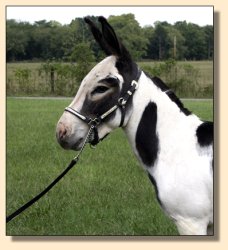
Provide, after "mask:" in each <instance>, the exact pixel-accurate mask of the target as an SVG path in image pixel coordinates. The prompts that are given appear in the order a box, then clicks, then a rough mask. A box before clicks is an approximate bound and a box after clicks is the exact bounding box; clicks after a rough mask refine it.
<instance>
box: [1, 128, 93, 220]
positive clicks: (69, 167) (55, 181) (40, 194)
mask: <svg viewBox="0 0 228 250" xmlns="http://www.w3.org/2000/svg"><path fill="white" fill-rule="evenodd" d="M94 128H95V125H93V124H92V125H91V126H90V128H89V131H88V134H87V136H86V138H85V140H84V143H83V145H82V147H81V149H80V151H79V152H78V154H77V155H76V156H75V157H74V158H73V160H72V161H71V162H70V164H69V165H68V166H67V168H66V169H65V170H64V171H63V172H62V173H61V174H60V175H59V176H58V177H57V178H56V179H55V180H54V181H53V182H52V183H51V184H50V185H49V186H47V187H46V188H45V189H44V190H43V191H42V192H41V193H39V194H38V195H36V196H35V197H34V198H32V199H31V200H30V201H29V202H27V203H25V204H24V205H23V206H21V207H20V208H19V209H17V210H16V211H15V212H14V213H12V214H10V215H9V216H7V217H6V223H8V222H10V221H11V220H12V219H13V218H15V217H16V216H18V215H19V214H21V213H22V212H23V211H24V210H26V209H27V208H29V207H30V206H32V205H33V204H34V203H35V202H36V201H38V200H39V199H40V198H41V197H42V196H44V195H45V194H46V193H47V192H48V191H49V190H50V189H51V188H52V187H54V186H55V184H57V183H58V182H59V181H60V180H61V179H62V178H63V177H64V176H65V175H66V173H67V172H69V170H70V169H71V168H72V167H73V166H74V165H75V164H76V163H77V162H78V160H79V156H80V155H81V153H82V151H83V149H84V148H85V145H86V143H87V142H88V141H89V140H90V137H91V135H92V132H93V129H94Z"/></svg>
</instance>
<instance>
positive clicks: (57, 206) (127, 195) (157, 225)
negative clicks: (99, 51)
mask: <svg viewBox="0 0 228 250" xmlns="http://www.w3.org/2000/svg"><path fill="white" fill-rule="evenodd" d="M69 102H70V101H69V100H54V99H53V100H28V99H13V98H8V99H7V208H6V210H7V215H9V214H10V213H12V212H14V210H16V209H17V208H18V207H20V206H21V205H22V204H24V203H25V202H27V201H28V200H30V199H31V198H32V197H33V196H35V195H36V194H37V193H39V192H40V191H41V190H43V189H44V187H46V186H47V185H48V184H49V183H50V182H51V181H52V180H53V179H54V178H55V177H56V176H57V175H59V173H60V172H61V171H62V170H63V169H64V168H65V167H66V166H67V165H68V163H69V161H70V160H71V159H72V157H73V156H74V155H75V153H74V152H72V151H64V150H63V149H61V148H60V146H59V145H58V144H57V142H56V139H55V126H56V123H57V121H58V119H59V117H60V115H61V114H62V112H63V109H64V107H65V106H67V105H68V104H69ZM185 103H186V105H187V107H189V109H190V110H192V111H195V113H197V114H199V116H200V117H201V118H202V119H207V120H212V116H213V110H212V101H186V102H185ZM6 234H7V235H176V234H178V233H177V230H176V227H175V226H174V224H173V222H172V221H171V220H170V219H169V218H168V217H167V216H165V214H164V213H163V211H162V210H161V209H160V207H159V205H158V203H157V200H156V198H155V192H154V189H153V187H152V185H151V183H150V181H149V179H148V177H147V175H146V174H145V172H144V170H143V169H142V168H141V167H140V166H139V163H138V162H137V160H136V158H135V157H134V156H133V153H132V151H131V149H130V146H129V145H128V143H127V140H126V138H125V136H124V134H123V132H122V131H121V130H120V129H118V130H116V131H115V132H114V133H112V134H111V135H110V136H109V137H108V138H107V139H106V140H104V141H103V142H102V143H100V144H99V145H98V146H97V148H96V149H95V150H93V149H90V147H89V146H87V148H86V150H85V151H84V152H83V154H82V156H81V158H80V161H79V163H78V165H76V166H75V167H74V168H73V169H72V170H71V171H70V172H69V173H68V175H67V176H65V177H64V179H63V180H61V181H60V183H58V184H57V186H55V187H54V188H53V189H52V190H51V191H50V192H49V193H48V194H47V195H46V196H45V197H43V198H42V199H41V200H39V201H38V202H37V203H36V204H34V205H33V206H32V207H31V208H29V209H28V210H27V211H25V212H24V213H22V214H21V215H19V216H18V217H16V218H15V219H14V220H13V221H11V222H9V223H8V224H7V229H6Z"/></svg>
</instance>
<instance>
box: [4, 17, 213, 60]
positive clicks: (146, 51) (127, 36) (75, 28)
mask: <svg viewBox="0 0 228 250" xmlns="http://www.w3.org/2000/svg"><path fill="white" fill-rule="evenodd" d="M90 18H91V19H92V20H94V21H95V22H97V17H94V16H91V17H90ZM108 21H109V22H110V24H111V25H112V26H113V28H114V29H115V31H116V33H117V34H118V36H119V37H120V39H121V40H122V41H123V43H124V44H125V46H126V47H127V48H128V50H129V51H130V53H131V54H132V56H133V58H134V59H135V60H144V59H148V60H167V59H169V58H173V59H175V60H210V59H212V58H213V53H214V39H213V37H214V34H213V26H211V25H206V26H203V27H201V26H199V25H197V24H193V23H187V22H186V21H180V22H176V23H175V24H173V25H171V24H169V23H168V22H155V23H154V25H153V26H152V25H148V26H144V27H141V26H140V25H139V23H138V22H137V20H136V19H135V16H134V15H133V14H124V15H121V16H110V17H109V19H108ZM98 25H99V24H98ZM6 35H7V36H6V43H7V46H6V47H7V48H6V49H7V50H6V59H7V62H12V61H23V60H26V61H28V60H33V61H46V60H55V61H56V60H59V61H66V62H67V61H71V62H72V61H73V62H77V60H80V58H78V56H80V53H79V51H81V54H84V53H88V50H90V51H92V53H89V54H88V59H89V60H90V61H94V60H99V59H100V58H102V57H103V56H104V55H103V54H102V52H101V50H100V49H99V46H98V45H97V44H96V42H95V41H94V39H93V37H92V35H91V32H90V31H89V30H88V27H87V25H86V24H85V22H84V20H83V18H75V19H74V20H72V21H71V23H70V24H68V25H61V24H60V23H58V22H57V21H46V20H41V21H37V22H35V23H34V24H30V23H28V22H18V21H16V20H14V19H10V20H7V21H6ZM83 56H84V55H83Z"/></svg>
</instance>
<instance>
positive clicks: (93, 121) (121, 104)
mask: <svg viewBox="0 0 228 250" xmlns="http://www.w3.org/2000/svg"><path fill="white" fill-rule="evenodd" d="M140 75H141V70H139V71H138V74H137V77H136V80H133V81H132V82H131V86H130V88H129V89H128V90H127V92H126V93H125V94H124V95H123V96H122V97H120V98H119V99H118V101H117V104H115V105H114V106H113V107H111V108H110V109H109V110H107V111H106V112H105V113H103V114H102V115H100V116H98V117H95V118H91V117H88V116H85V115H82V114H81V113H79V112H78V111H76V110H75V109H73V108H71V107H66V108H65V111H67V112H69V113H71V114H72V115H74V116H76V117H77V118H79V119H80V120H82V121H83V122H85V123H87V124H88V125H89V126H90V127H93V139H92V140H90V144H92V145H96V144H97V143H98V142H99V138H98V132H97V126H98V125H99V124H100V123H101V122H102V121H103V120H104V119H105V118H106V117H107V116H109V115H110V114H112V113H113V112H114V111H115V110H116V109H118V108H120V111H121V120H120V125H119V127H122V126H123V123H124V119H125V114H126V110H125V108H126V104H127V102H128V100H129V98H130V96H132V95H133V94H134V92H135V90H136V89H137V88H138V82H137V81H138V80H139V78H140Z"/></svg>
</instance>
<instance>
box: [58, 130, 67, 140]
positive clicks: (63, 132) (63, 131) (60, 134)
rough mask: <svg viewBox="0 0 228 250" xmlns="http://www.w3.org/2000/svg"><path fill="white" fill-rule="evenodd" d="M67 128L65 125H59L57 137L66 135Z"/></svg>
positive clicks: (62, 137) (61, 137)
mask: <svg viewBox="0 0 228 250" xmlns="http://www.w3.org/2000/svg"><path fill="white" fill-rule="evenodd" d="M66 134H67V129H66V128H65V127H61V128H60V130H59V138H60V139H61V140H62V139H64V138H65V137H66Z"/></svg>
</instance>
